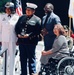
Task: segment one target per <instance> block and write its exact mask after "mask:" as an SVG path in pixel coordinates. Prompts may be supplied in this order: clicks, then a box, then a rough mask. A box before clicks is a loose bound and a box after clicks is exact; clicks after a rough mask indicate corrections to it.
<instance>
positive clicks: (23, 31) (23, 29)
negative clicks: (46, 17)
mask: <svg viewBox="0 0 74 75" xmlns="http://www.w3.org/2000/svg"><path fill="white" fill-rule="evenodd" d="M26 4H27V7H26V14H24V15H23V16H21V17H20V18H19V20H18V22H17V24H16V26H15V32H16V35H17V37H18V43H19V50H20V61H21V75H27V59H28V64H29V74H30V75H34V74H36V59H35V48H36V45H37V43H38V35H39V34H40V31H41V19H40V18H39V17H37V16H36V15H34V13H35V9H36V8H37V5H36V4H33V3H26Z"/></svg>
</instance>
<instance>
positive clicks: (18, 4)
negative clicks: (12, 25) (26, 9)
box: [15, 0, 23, 16]
mask: <svg viewBox="0 0 74 75" xmlns="http://www.w3.org/2000/svg"><path fill="white" fill-rule="evenodd" d="M15 1H16V3H15V6H16V13H17V14H18V15H19V16H21V15H22V14H23V13H22V5H21V0H15Z"/></svg>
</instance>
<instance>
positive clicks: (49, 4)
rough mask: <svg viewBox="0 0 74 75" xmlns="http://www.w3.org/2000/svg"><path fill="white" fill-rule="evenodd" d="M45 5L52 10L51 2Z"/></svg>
mask: <svg viewBox="0 0 74 75" xmlns="http://www.w3.org/2000/svg"><path fill="white" fill-rule="evenodd" d="M45 6H49V7H50V8H51V10H54V6H53V4H51V3H47V4H46V5H45Z"/></svg>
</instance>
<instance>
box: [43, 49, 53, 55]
mask: <svg viewBox="0 0 74 75" xmlns="http://www.w3.org/2000/svg"><path fill="white" fill-rule="evenodd" d="M50 54H52V51H50V50H48V51H45V50H44V51H42V55H50Z"/></svg>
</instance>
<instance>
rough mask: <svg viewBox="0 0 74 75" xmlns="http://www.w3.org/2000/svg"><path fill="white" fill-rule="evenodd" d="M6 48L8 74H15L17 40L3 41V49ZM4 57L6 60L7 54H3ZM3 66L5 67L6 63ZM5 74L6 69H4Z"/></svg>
mask: <svg viewBox="0 0 74 75" xmlns="http://www.w3.org/2000/svg"><path fill="white" fill-rule="evenodd" d="M5 49H7V64H6V75H15V64H14V63H15V52H16V43H15V42H2V50H5ZM3 57H4V61H5V55H3ZM3 63H4V62H3ZM3 68H4V64H3ZM8 71H9V72H8ZM8 73H9V74H8ZM3 75H4V69H3Z"/></svg>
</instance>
